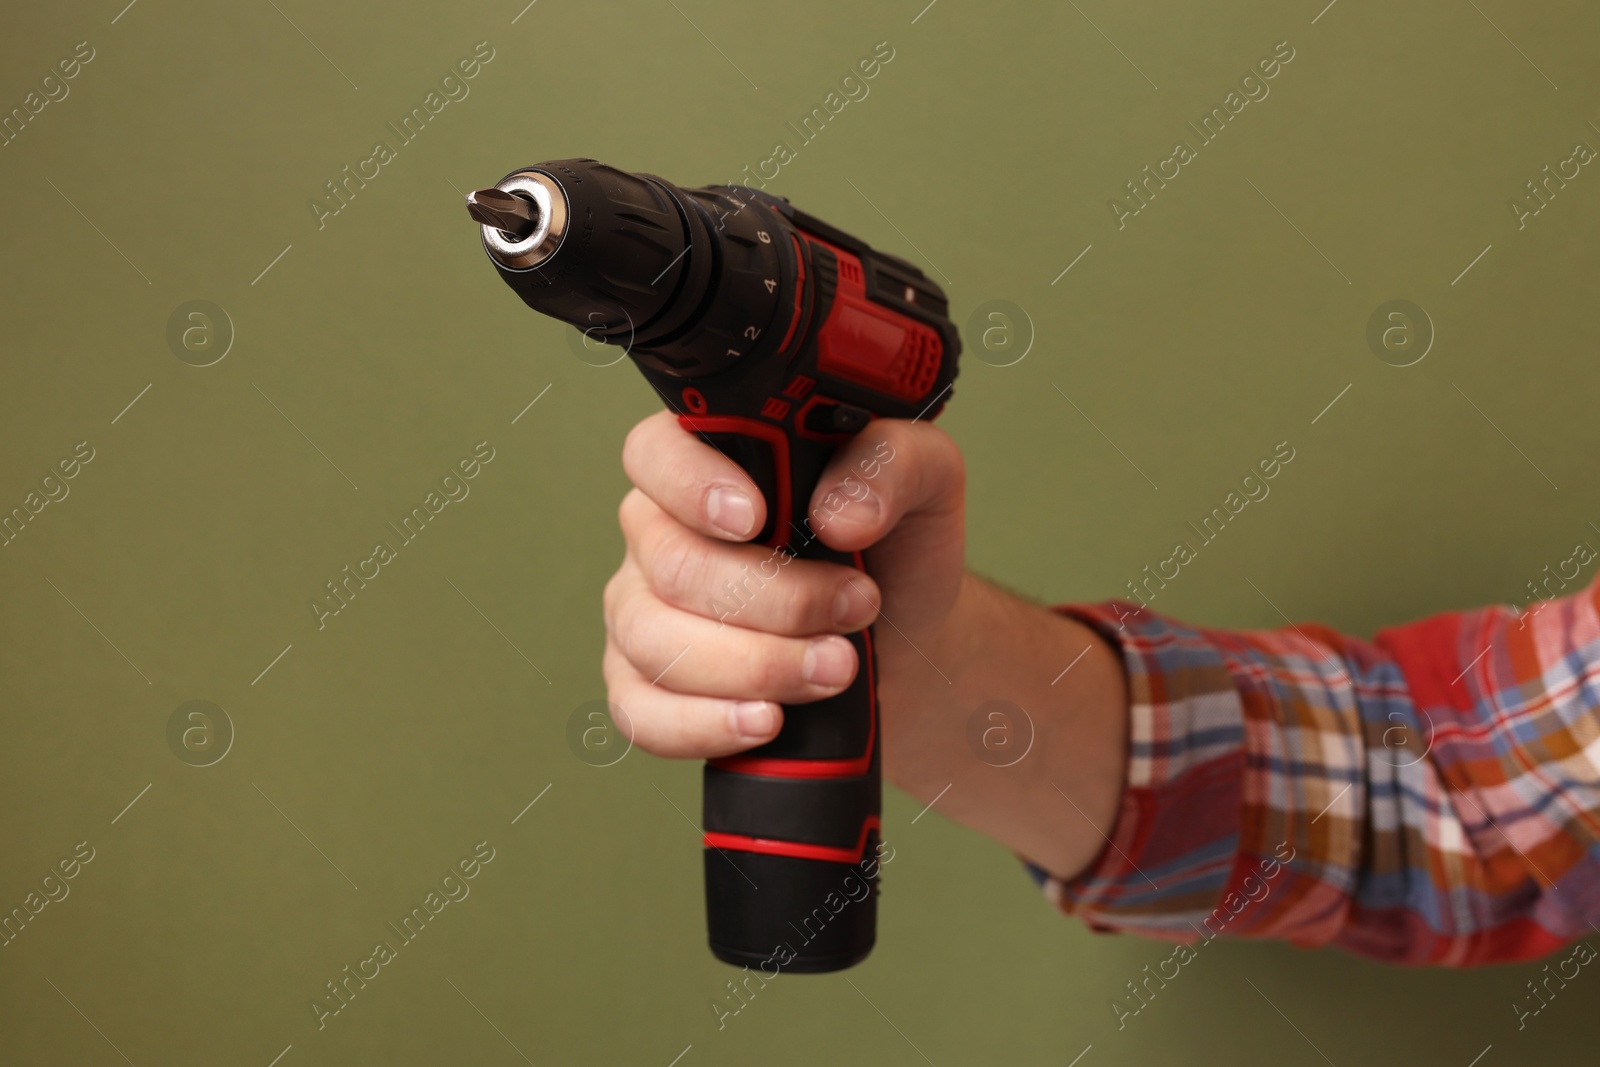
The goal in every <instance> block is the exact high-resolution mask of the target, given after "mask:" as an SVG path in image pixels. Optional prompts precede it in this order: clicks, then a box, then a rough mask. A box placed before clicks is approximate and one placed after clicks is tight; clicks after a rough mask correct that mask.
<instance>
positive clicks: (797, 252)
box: [778, 234, 806, 356]
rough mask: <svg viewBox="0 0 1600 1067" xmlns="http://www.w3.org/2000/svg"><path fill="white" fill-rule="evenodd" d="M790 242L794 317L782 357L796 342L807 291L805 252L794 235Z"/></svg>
mask: <svg viewBox="0 0 1600 1067" xmlns="http://www.w3.org/2000/svg"><path fill="white" fill-rule="evenodd" d="M789 240H791V241H793V242H794V262H795V278H794V317H793V318H791V319H790V320H789V332H788V333H786V334H784V335H783V344H781V345H779V346H778V354H779V355H780V356H781V355H783V354H784V353H785V352H787V351H788V350H789V342H790V341H792V340H794V331H795V328H796V327H797V326H799V325H800V298H801V296H802V295H803V294H804V293H805V291H806V257H805V252H804V250H803V249H801V247H800V239H799V238H797V237H795V236H794V235H793V234H790V235H789Z"/></svg>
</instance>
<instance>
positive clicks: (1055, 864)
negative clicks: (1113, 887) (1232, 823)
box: [878, 574, 1128, 878]
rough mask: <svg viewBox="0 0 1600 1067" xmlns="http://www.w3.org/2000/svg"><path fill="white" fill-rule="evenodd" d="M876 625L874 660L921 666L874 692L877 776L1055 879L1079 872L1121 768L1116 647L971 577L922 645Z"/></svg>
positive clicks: (1104, 820) (1122, 694)
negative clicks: (879, 752) (880, 722)
mask: <svg viewBox="0 0 1600 1067" xmlns="http://www.w3.org/2000/svg"><path fill="white" fill-rule="evenodd" d="M878 631H879V635H880V636H879V642H880V650H881V651H880V655H882V656H886V657H889V658H891V659H895V658H915V659H917V660H918V661H919V664H918V665H920V667H921V669H920V670H917V669H908V670H900V671H895V672H892V674H891V677H893V678H896V679H900V680H901V681H899V682H898V683H891V682H889V681H887V680H886V683H885V685H884V688H883V693H882V697H883V705H884V709H885V711H884V715H885V719H886V722H885V737H884V773H885V775H886V776H887V777H888V779H889V780H890V781H891V782H892V783H893V784H895V785H896V786H898V787H900V788H901V789H903V790H905V791H906V792H908V793H910V794H911V795H912V796H914V797H916V798H918V799H919V800H920V801H922V802H923V803H925V804H926V803H931V802H932V801H933V800H934V798H935V797H939V802H938V803H939V811H941V812H942V813H943V814H945V815H946V816H948V817H949V818H952V819H954V820H956V821H957V822H960V823H962V824H963V825H965V826H968V827H970V828H972V829H974V830H977V831H978V832H979V833H982V834H985V835H987V836H989V837H993V838H995V839H996V840H998V841H1000V842H1001V843H1002V844H1004V845H1006V846H1008V847H1009V848H1011V849H1012V850H1013V851H1015V852H1016V853H1018V854H1019V855H1021V856H1024V857H1026V858H1028V859H1029V860H1031V861H1032V862H1034V863H1035V864H1037V865H1038V866H1040V867H1042V868H1043V869H1045V870H1047V871H1049V872H1051V873H1052V874H1054V875H1056V876H1057V877H1061V878H1069V877H1071V876H1073V875H1075V874H1077V873H1078V872H1079V871H1081V870H1082V869H1083V868H1085V867H1086V866H1087V865H1088V864H1089V863H1090V862H1091V861H1092V860H1093V859H1094V857H1095V856H1096V855H1097V854H1098V853H1099V852H1100V850H1101V849H1103V848H1105V847H1106V841H1107V837H1106V834H1109V832H1110V831H1111V828H1112V825H1113V823H1114V822H1115V820H1116V816H1117V811H1118V807H1119V803H1120V799H1121V794H1122V788H1123V777H1124V769H1125V767H1126V765H1127V734H1128V725H1127V724H1128V695H1127V687H1126V683H1125V681H1124V678H1123V671H1122V665H1121V662H1120V659H1119V656H1118V653H1117V651H1116V650H1115V649H1114V648H1113V647H1112V646H1111V645H1110V644H1109V643H1107V642H1106V641H1105V639H1103V638H1102V637H1100V636H1099V635H1098V634H1097V633H1096V632H1095V631H1094V630H1092V629H1090V628H1089V627H1087V626H1085V625H1083V624H1082V623H1080V622H1077V621H1076V620H1074V619H1070V618H1067V617H1065V616H1062V615H1060V614H1057V613H1056V612H1053V611H1050V610H1049V609H1047V608H1044V607H1041V606H1039V605H1037V604H1032V603H1029V602H1027V601H1025V600H1022V599H1020V598H1018V597H1016V596H1013V595H1011V594H1010V593H1007V592H1005V591H1003V590H1000V589H997V588H995V587H994V586H992V585H990V584H989V583H987V582H985V581H983V580H982V579H980V578H978V577H976V576H974V575H971V574H968V575H967V576H966V577H965V579H964V581H963V582H962V586H961V590H960V593H959V594H958V595H957V599H956V604H955V607H954V609H953V610H952V612H951V613H950V616H949V618H948V619H947V620H946V621H945V624H944V625H943V626H942V627H941V629H940V631H939V633H938V634H936V635H934V636H933V637H932V638H931V639H930V640H929V641H928V642H927V643H926V645H923V643H922V642H921V641H920V640H919V641H917V645H918V646H921V647H912V646H911V645H910V642H908V641H907V639H906V638H905V636H904V635H903V634H901V633H899V632H897V631H896V630H895V629H894V628H893V627H892V626H888V625H880V626H879V628H878ZM924 656H925V657H926V661H925V662H923V661H922V660H923V657H924ZM913 666H914V667H915V666H917V665H913ZM985 705H991V706H990V707H988V708H985ZM1006 705H1013V706H1014V707H1007V706H1006ZM974 716H977V718H978V721H977V722H976V723H973V722H972V720H973V717H974ZM947 787H948V788H947ZM941 792H942V793H943V795H942V796H941V795H940V794H941Z"/></svg>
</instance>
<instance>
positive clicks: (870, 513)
mask: <svg viewBox="0 0 1600 1067" xmlns="http://www.w3.org/2000/svg"><path fill="white" fill-rule="evenodd" d="M836 492H839V493H843V492H844V487H843V486H840V487H839V489H838V490H836ZM847 499H848V500H849V501H850V502H849V503H848V504H846V505H845V506H844V508H843V510H841V511H840V512H839V514H840V515H844V516H846V517H848V518H849V519H850V521H851V522H853V523H855V524H856V525H858V526H871V525H872V524H873V523H875V522H877V521H878V516H879V515H881V514H882V513H883V505H882V503H880V502H879V500H878V494H877V493H874V492H872V491H871V490H870V489H869V490H867V495H866V496H863V497H847Z"/></svg>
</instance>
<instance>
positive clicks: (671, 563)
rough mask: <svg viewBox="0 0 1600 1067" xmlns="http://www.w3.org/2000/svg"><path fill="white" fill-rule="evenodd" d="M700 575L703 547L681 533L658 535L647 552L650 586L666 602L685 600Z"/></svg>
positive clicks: (696, 585) (694, 587) (702, 565)
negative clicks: (650, 549) (657, 540)
mask: <svg viewBox="0 0 1600 1067" xmlns="http://www.w3.org/2000/svg"><path fill="white" fill-rule="evenodd" d="M704 574H705V550H704V549H703V548H702V547H701V546H699V545H696V544H694V543H693V542H691V541H690V539H689V538H688V537H685V536H684V535H683V534H682V533H673V534H669V535H667V536H666V537H664V538H662V539H661V541H660V542H659V543H658V544H657V545H656V547H655V550H654V551H653V552H652V553H651V558H650V588H651V589H653V590H654V591H655V592H656V594H657V595H658V596H660V597H661V598H662V599H663V600H666V601H668V602H669V603H673V604H684V603H687V602H688V600H689V598H690V597H691V596H693V593H694V590H695V589H696V588H697V587H698V586H699V585H700V584H702V581H703V575H704Z"/></svg>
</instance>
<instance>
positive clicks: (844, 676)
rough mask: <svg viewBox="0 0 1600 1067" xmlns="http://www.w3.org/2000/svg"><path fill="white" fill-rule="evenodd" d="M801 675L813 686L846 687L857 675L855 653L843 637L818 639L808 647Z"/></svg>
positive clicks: (801, 663)
mask: <svg viewBox="0 0 1600 1067" xmlns="http://www.w3.org/2000/svg"><path fill="white" fill-rule="evenodd" d="M800 673H801V674H802V675H803V676H804V677H805V680H806V681H808V682H810V683H811V684H812V685H821V686H827V687H829V688H834V687H837V686H841V685H844V684H845V683H846V682H848V681H849V680H850V678H851V676H852V675H853V674H854V673H855V651H854V649H852V648H851V647H850V642H849V641H846V640H845V639H844V638H842V637H822V638H818V639H817V640H815V641H813V642H811V644H810V645H809V646H807V648H806V654H805V658H804V659H803V660H801V662H800Z"/></svg>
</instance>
